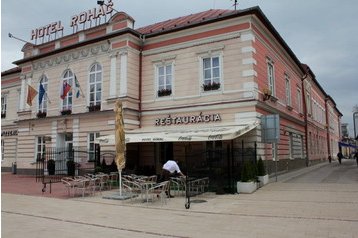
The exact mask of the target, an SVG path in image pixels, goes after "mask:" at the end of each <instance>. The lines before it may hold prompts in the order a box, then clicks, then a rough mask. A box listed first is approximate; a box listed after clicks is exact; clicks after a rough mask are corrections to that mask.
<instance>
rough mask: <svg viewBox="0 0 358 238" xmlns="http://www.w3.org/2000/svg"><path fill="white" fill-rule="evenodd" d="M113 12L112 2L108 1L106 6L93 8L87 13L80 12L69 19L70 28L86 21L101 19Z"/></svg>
mask: <svg viewBox="0 0 358 238" xmlns="http://www.w3.org/2000/svg"><path fill="white" fill-rule="evenodd" d="M112 11H113V2H112V0H108V3H107V4H104V5H102V6H100V7H99V8H93V9H91V10H88V11H84V12H81V13H80V14H78V15H75V16H73V17H72V18H71V25H70V26H71V27H74V26H78V24H84V23H86V22H88V21H92V20H95V19H97V18H100V17H103V16H105V15H106V14H110V13H112Z"/></svg>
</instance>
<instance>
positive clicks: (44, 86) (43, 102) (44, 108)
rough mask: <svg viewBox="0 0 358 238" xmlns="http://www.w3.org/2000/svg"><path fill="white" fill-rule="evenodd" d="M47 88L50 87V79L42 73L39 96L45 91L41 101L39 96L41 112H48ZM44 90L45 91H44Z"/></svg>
mask: <svg viewBox="0 0 358 238" xmlns="http://www.w3.org/2000/svg"><path fill="white" fill-rule="evenodd" d="M47 89H48V79H47V77H46V76H45V75H42V76H41V78H40V85H39V90H38V92H39V97H40V93H43V96H42V99H41V101H40V98H39V111H40V112H47V98H48V97H47V95H46V94H47ZM42 91H43V92H42Z"/></svg>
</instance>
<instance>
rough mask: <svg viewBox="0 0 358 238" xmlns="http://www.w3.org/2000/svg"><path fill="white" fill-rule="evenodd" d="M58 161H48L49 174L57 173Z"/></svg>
mask: <svg viewBox="0 0 358 238" xmlns="http://www.w3.org/2000/svg"><path fill="white" fill-rule="evenodd" d="M55 169H56V162H55V161H54V160H53V159H49V160H48V161H47V171H48V175H55Z"/></svg>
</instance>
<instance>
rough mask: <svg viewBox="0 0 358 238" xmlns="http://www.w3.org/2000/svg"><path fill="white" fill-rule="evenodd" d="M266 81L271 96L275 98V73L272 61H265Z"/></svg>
mask: <svg viewBox="0 0 358 238" xmlns="http://www.w3.org/2000/svg"><path fill="white" fill-rule="evenodd" d="M267 80H268V87H269V90H270V91H271V95H272V96H275V95H276V94H275V71H274V67H273V62H272V60H270V59H269V60H267Z"/></svg>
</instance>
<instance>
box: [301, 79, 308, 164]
mask: <svg viewBox="0 0 358 238" xmlns="http://www.w3.org/2000/svg"><path fill="white" fill-rule="evenodd" d="M306 78H307V73H306V74H305V75H303V76H302V92H301V93H302V99H303V100H302V101H303V113H304V120H305V137H306V166H307V167H308V161H307V160H308V123H307V121H308V120H307V102H306V94H305V91H306V89H305V87H304V81H305V79H306Z"/></svg>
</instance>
